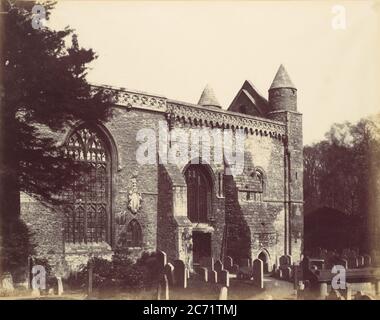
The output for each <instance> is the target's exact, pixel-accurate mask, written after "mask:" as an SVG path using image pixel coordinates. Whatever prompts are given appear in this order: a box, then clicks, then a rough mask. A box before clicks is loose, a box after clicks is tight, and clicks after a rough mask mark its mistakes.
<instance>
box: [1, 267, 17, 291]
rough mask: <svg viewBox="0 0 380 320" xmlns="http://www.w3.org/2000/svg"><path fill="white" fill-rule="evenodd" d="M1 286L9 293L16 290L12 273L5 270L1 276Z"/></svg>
mask: <svg viewBox="0 0 380 320" xmlns="http://www.w3.org/2000/svg"><path fill="white" fill-rule="evenodd" d="M1 288H2V289H3V290H4V291H5V292H7V293H12V292H13V291H14V290H15V288H14V286H13V278H12V275H11V273H9V272H5V273H4V274H3V276H2V277H1Z"/></svg>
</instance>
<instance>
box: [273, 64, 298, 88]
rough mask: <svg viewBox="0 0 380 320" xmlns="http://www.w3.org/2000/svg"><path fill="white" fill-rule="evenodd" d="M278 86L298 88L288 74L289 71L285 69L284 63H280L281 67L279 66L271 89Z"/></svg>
mask: <svg viewBox="0 0 380 320" xmlns="http://www.w3.org/2000/svg"><path fill="white" fill-rule="evenodd" d="M276 88H293V89H296V87H295V85H294V84H293V82H292V80H291V79H290V77H289V75H288V72H287V71H286V70H285V67H284V66H283V65H280V67H279V68H278V70H277V73H276V75H275V77H274V79H273V82H272V85H271V86H270V88H269V90H271V89H276Z"/></svg>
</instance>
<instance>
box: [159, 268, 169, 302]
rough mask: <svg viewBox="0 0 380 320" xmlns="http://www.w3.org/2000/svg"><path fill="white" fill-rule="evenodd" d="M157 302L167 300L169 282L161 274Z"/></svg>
mask: <svg viewBox="0 0 380 320" xmlns="http://www.w3.org/2000/svg"><path fill="white" fill-rule="evenodd" d="M157 300H169V281H168V277H167V276H166V274H163V275H162V277H161V280H160V282H159V283H158V290H157Z"/></svg>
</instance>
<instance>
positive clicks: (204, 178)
mask: <svg viewBox="0 0 380 320" xmlns="http://www.w3.org/2000/svg"><path fill="white" fill-rule="evenodd" d="M184 175H185V180H186V185H187V216H188V218H189V220H190V221H191V222H192V223H193V224H196V227H195V229H196V230H193V233H192V239H193V262H194V263H195V264H197V263H199V262H200V260H201V259H202V258H203V257H210V256H211V233H210V232H209V231H208V232H207V231H206V230H202V228H200V227H199V226H200V225H202V224H203V225H206V224H208V223H209V221H210V220H209V219H210V216H211V214H212V212H211V211H212V190H213V183H212V178H211V175H210V173H209V168H208V167H207V166H206V165H204V164H190V165H188V166H187V167H186V168H185V172H184Z"/></svg>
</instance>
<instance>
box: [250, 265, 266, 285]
mask: <svg viewBox="0 0 380 320" xmlns="http://www.w3.org/2000/svg"><path fill="white" fill-rule="evenodd" d="M252 274H253V282H254V285H255V286H256V287H257V288H259V289H264V263H263V261H262V260H260V259H255V260H253V263H252Z"/></svg>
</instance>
